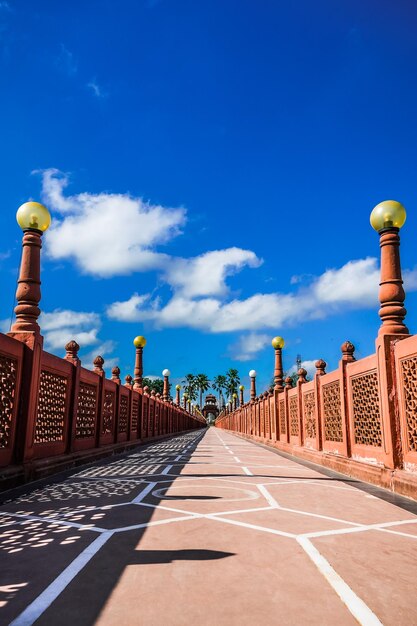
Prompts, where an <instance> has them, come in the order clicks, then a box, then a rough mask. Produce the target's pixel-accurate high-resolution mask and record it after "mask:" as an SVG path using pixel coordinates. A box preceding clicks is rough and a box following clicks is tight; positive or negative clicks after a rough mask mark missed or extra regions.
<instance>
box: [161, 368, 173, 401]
mask: <svg viewBox="0 0 417 626" xmlns="http://www.w3.org/2000/svg"><path fill="white" fill-rule="evenodd" d="M162 376H163V377H164V391H163V394H162V400H165V402H168V399H169V377H170V376H171V372H170V371H169V370H167V369H165V370H163V372H162Z"/></svg>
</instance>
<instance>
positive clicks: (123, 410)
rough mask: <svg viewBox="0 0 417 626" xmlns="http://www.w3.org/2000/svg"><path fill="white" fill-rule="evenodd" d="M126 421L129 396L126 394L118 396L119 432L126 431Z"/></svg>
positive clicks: (127, 418) (127, 421)
mask: <svg viewBox="0 0 417 626" xmlns="http://www.w3.org/2000/svg"><path fill="white" fill-rule="evenodd" d="M128 423H129V398H128V397H127V396H120V407H119V433H127V426H128Z"/></svg>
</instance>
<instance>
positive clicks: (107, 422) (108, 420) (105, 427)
mask: <svg viewBox="0 0 417 626" xmlns="http://www.w3.org/2000/svg"><path fill="white" fill-rule="evenodd" d="M115 400H116V394H115V393H114V391H110V390H109V389H105V391H104V402H103V421H102V428H101V434H102V435H108V434H109V433H111V432H112V430H113V422H114V410H115V408H116V407H115Z"/></svg>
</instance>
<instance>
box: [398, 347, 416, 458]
mask: <svg viewBox="0 0 417 626" xmlns="http://www.w3.org/2000/svg"><path fill="white" fill-rule="evenodd" d="M401 375H402V383H403V390H404V405H405V419H406V425H407V440H408V442H407V443H408V449H409V450H410V451H413V452H417V357H415V356H414V357H412V358H409V359H403V360H402V361H401Z"/></svg>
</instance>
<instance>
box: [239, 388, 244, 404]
mask: <svg viewBox="0 0 417 626" xmlns="http://www.w3.org/2000/svg"><path fill="white" fill-rule="evenodd" d="M244 391H245V386H244V385H240V386H239V396H240V397H239V404H240V406H242V405H243V404H244V399H243V392H244Z"/></svg>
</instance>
